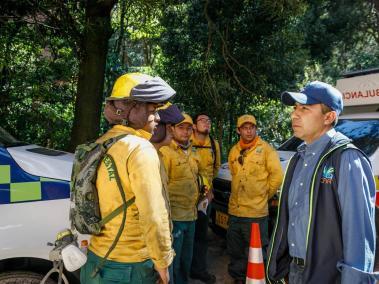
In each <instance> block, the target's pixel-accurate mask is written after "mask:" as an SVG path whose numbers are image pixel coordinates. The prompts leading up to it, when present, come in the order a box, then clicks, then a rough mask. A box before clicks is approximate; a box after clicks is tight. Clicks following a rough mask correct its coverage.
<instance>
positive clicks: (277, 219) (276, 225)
mask: <svg viewBox="0 0 379 284" xmlns="http://www.w3.org/2000/svg"><path fill="white" fill-rule="evenodd" d="M294 156H295V155H293V156H292V157H291V158H290V159H289V160H288V163H287V166H286V171H285V172H284V179H286V178H287V171H288V167H289V165H290V164H291V161H292V159H293V157H294ZM284 183H285V180H283V182H282V186H281V187H280V193H279V204H278V214H277V215H276V222H275V229H274V233H273V234H272V236H271V239H272V245H271V249H270V252H269V254H268V261H267V266H266V275H267V280H268V283H271V281H270V278H269V277H268V267H269V265H270V261H271V255H272V248H273V247H274V242H275V236H276V230H277V229H278V221H279V215H280V206H281V203H282V193H283V186H284ZM280 281H282V282H283V283H285V282H284V280H280Z"/></svg>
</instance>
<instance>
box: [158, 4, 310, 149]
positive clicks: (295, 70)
mask: <svg viewBox="0 0 379 284" xmlns="http://www.w3.org/2000/svg"><path fill="white" fill-rule="evenodd" d="M295 2H296V3H295ZM283 7H285V9H284V8H283ZM304 7H305V6H304V5H302V4H301V3H299V1H283V2H280V3H277V5H275V4H273V3H272V1H223V2H219V1H205V2H204V1H183V2H180V4H176V5H170V6H168V7H167V8H166V9H165V11H164V16H163V19H162V25H163V26H164V28H165V29H164V32H163V34H162V39H161V47H162V51H163V56H164V60H163V63H162V65H161V66H160V67H161V70H160V72H161V73H163V74H164V77H165V78H169V80H170V82H171V83H172V84H173V85H174V87H175V89H176V90H177V92H178V96H177V98H176V100H177V102H179V103H180V104H182V105H184V106H185V108H186V109H187V110H188V111H189V112H198V111H200V110H201V111H205V112H207V113H209V114H210V116H211V117H213V118H214V119H215V121H216V129H217V133H216V135H217V137H218V138H219V139H220V140H221V139H222V140H223V142H224V144H226V148H228V147H229V146H230V145H231V144H232V143H233V140H234V139H233V137H234V133H235V131H234V129H235V121H236V119H237V117H238V116H239V115H241V114H244V113H248V112H252V111H254V112H253V114H255V115H258V116H261V115H262V117H265V116H264V115H263V113H261V111H262V108H263V107H264V106H266V107H267V106H268V105H270V103H271V105H270V106H272V107H273V108H275V107H277V104H276V105H275V104H272V101H271V100H270V99H269V98H278V94H279V93H280V92H281V91H283V90H284V89H286V88H288V87H293V86H294V85H295V82H296V81H297V80H298V79H299V78H300V79H301V78H302V74H303V68H304V67H305V66H306V64H307V59H308V51H307V50H305V49H303V48H302V46H303V38H304V36H303V35H302V34H301V33H299V31H298V29H297V24H298V21H297V20H296V17H298V16H299V15H300V13H302V11H303V9H304ZM253 106H255V108H254V107H253ZM274 112H276V111H274ZM262 124H265V122H264V121H262ZM270 138H271V137H270ZM272 138H273V139H274V140H272V142H273V143H278V142H279V140H280V139H282V138H283V137H282V136H281V135H272Z"/></svg>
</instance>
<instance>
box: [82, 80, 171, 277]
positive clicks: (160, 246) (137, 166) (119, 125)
mask: <svg viewBox="0 0 379 284" xmlns="http://www.w3.org/2000/svg"><path fill="white" fill-rule="evenodd" d="M174 94H175V91H174V90H173V89H171V87H169V86H168V85H167V83H166V82H164V81H163V80H162V79H160V78H159V77H154V78H153V77H151V76H148V75H144V74H139V73H130V74H126V75H123V76H121V77H120V78H119V79H117V81H116V83H115V85H114V87H113V91H112V94H111V96H110V98H108V99H107V104H106V108H105V117H106V118H107V120H108V121H109V122H110V123H111V124H112V125H113V127H112V128H111V129H110V130H109V131H108V132H107V133H105V134H104V135H103V136H102V137H100V138H99V139H98V142H103V141H106V140H107V139H109V138H111V137H116V136H120V135H122V134H128V135H127V136H126V137H124V138H122V139H120V140H119V141H117V142H116V143H115V144H114V145H113V146H112V147H111V148H110V149H109V150H108V152H107V153H108V154H109V155H111V156H112V157H113V159H114V160H115V164H116V166H117V170H118V174H119V177H120V180H121V184H122V188H123V189H124V192H125V196H126V199H127V200H129V199H131V198H133V197H135V202H134V203H133V204H132V205H130V206H129V207H128V209H127V212H126V222H125V227H124V230H123V231H122V234H121V237H120V238H119V241H118V242H117V244H116V246H115V248H114V249H113V250H112V252H111V253H110V255H109V257H108V258H107V259H106V260H105V262H104V264H103V265H100V264H101V263H102V260H103V257H104V256H105V254H106V253H107V252H108V250H109V248H110V246H111V245H112V243H113V241H114V240H115V238H116V234H117V233H118V231H119V229H120V227H121V226H122V219H123V218H122V215H123V214H120V215H118V216H116V217H115V218H114V219H112V220H111V221H109V222H108V223H106V224H105V225H104V227H103V229H102V231H101V234H99V235H96V236H92V237H91V241H90V246H89V250H88V260H87V263H86V264H85V266H83V268H82V270H81V277H80V278H81V283H86V284H91V283H98V284H99V283H116V282H117V283H120V282H122V283H155V282H156V281H157V280H158V279H159V278H160V279H161V280H162V282H163V283H168V282H169V273H168V267H169V266H170V264H171V263H172V261H173V257H174V251H173V250H172V241H171V232H170V220H169V208H168V205H167V204H168V202H166V200H165V196H164V194H163V189H162V180H161V176H160V162H159V158H158V154H157V152H156V150H155V148H154V147H153V145H152V144H151V143H150V142H149V141H148V140H147V139H149V138H150V137H151V133H153V130H154V128H155V127H156V125H157V122H158V118H157V116H156V108H157V107H158V106H159V105H160V104H161V103H163V102H164V101H167V100H168V99H169V98H170V97H172V96H173V95H174ZM141 130H144V131H141ZM140 131H141V132H140ZM141 133H142V134H141ZM96 187H97V189H98V195H99V203H100V211H101V215H102V216H107V215H108V214H109V213H111V212H112V211H114V210H115V209H116V208H117V207H119V206H120V205H121V204H122V203H123V201H122V198H121V195H120V192H119V189H118V186H117V183H116V181H115V179H114V178H110V173H109V172H108V168H107V165H106V164H105V162H104V161H102V162H101V164H100V166H99V169H98V172H97V179H96ZM99 266H101V269H100V271H99V273H97V275H96V276H95V277H92V276H93V275H92V273H93V271H94V270H95V268H96V267H99Z"/></svg>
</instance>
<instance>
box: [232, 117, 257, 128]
mask: <svg viewBox="0 0 379 284" xmlns="http://www.w3.org/2000/svg"><path fill="white" fill-rule="evenodd" d="M246 122H249V123H252V124H254V125H257V121H256V120H255V117H254V116H253V115H251V114H244V115H242V116H240V117H239V118H238V120H237V128H239V127H241V126H242V124H244V123H246Z"/></svg>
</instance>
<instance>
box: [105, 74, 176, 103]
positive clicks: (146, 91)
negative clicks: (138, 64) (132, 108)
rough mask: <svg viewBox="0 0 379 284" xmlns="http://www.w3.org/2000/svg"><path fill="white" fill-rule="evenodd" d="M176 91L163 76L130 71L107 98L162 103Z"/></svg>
mask: <svg viewBox="0 0 379 284" xmlns="http://www.w3.org/2000/svg"><path fill="white" fill-rule="evenodd" d="M175 94H176V92H175V91H174V90H173V89H172V88H171V87H170V86H169V85H168V84H167V83H166V82H165V81H164V80H162V79H161V78H159V77H151V76H150V75H146V74H142V73H128V74H124V75H122V76H120V77H119V78H118V79H117V80H116V82H115V83H114V86H113V89H112V93H111V95H110V96H109V97H108V98H107V100H125V99H132V100H136V101H141V102H151V103H162V102H165V101H167V100H169V99H170V98H171V97H173V96H174V95H175Z"/></svg>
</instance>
